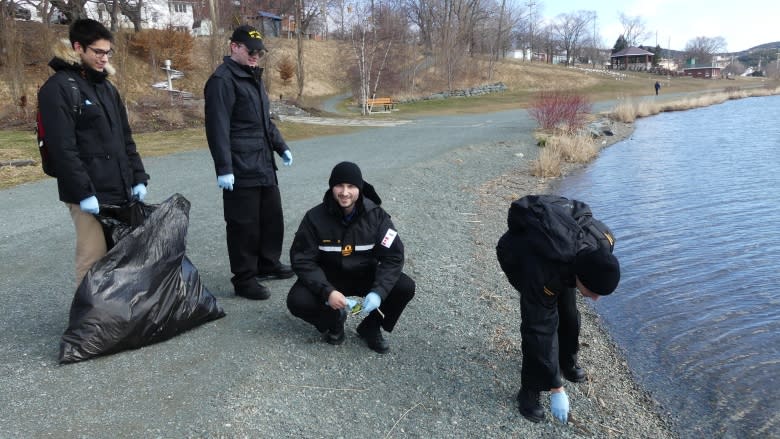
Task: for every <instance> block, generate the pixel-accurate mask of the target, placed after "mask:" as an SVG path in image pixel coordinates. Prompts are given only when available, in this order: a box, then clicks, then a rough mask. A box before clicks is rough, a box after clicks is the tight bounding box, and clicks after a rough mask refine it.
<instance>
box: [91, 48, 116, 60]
mask: <svg viewBox="0 0 780 439" xmlns="http://www.w3.org/2000/svg"><path fill="white" fill-rule="evenodd" d="M87 49H89V50H91V51H92V53H94V54H95V56H97V57H98V58H103V57H104V56H107V57H109V58H111V57H112V56H114V49H109V50H101V49H95V48H94V47H91V46H87Z"/></svg>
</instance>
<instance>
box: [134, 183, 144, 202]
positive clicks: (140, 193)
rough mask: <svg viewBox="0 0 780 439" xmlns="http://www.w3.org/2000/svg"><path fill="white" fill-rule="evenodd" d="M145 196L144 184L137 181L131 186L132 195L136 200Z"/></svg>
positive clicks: (140, 199) (141, 199)
mask: <svg viewBox="0 0 780 439" xmlns="http://www.w3.org/2000/svg"><path fill="white" fill-rule="evenodd" d="M145 196H146V185H145V184H143V183H138V184H137V185H135V186H133V197H135V198H136V199H137V200H138V201H143V200H144V197H145Z"/></svg>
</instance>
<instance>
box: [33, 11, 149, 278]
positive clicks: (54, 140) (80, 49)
mask: <svg viewBox="0 0 780 439" xmlns="http://www.w3.org/2000/svg"><path fill="white" fill-rule="evenodd" d="M69 40H70V41H68V40H62V41H60V42H58V43H57V44H56V45H55V49H54V52H55V55H54V58H52V60H51V61H50V62H49V66H50V67H51V68H52V69H54V71H55V72H56V73H55V74H54V75H52V76H51V77H50V78H49V79H48V80H47V81H46V83H45V84H43V86H42V87H41V90H40V91H39V92H38V109H39V112H40V117H41V123H42V125H43V127H44V133H43V141H44V142H45V144H46V145H47V147H48V151H49V160H48V162H49V163H50V164H51V166H52V168H53V171H54V174H55V175H56V177H57V189H58V190H59V196H60V200H61V201H63V202H64V203H65V204H66V205H67V207H68V209H69V210H70V215H71V218H72V219H73V224H74V225H75V226H76V284H79V283H81V279H82V278H83V277H84V275H85V274H86V273H87V271H88V270H89V268H90V267H92V265H93V264H94V263H95V262H97V261H98V259H100V258H101V257H103V255H105V254H106V251H107V250H106V240H105V236H104V235H103V228H102V226H101V225H100V222H99V221H98V220H97V219H96V218H95V217H94V215H96V214H98V213H99V212H100V205H101V204H114V205H123V204H126V203H129V202H130V201H132V200H133V198H136V199H138V200H143V199H144V196H145V195H146V183H147V181H148V180H149V175H147V174H146V172H145V171H144V165H143V163H142V162H141V157H140V156H139V155H138V151H137V150H136V147H135V141H133V136H132V133H131V131H130V124H129V123H128V121H127V112H126V111H125V106H124V104H123V103H122V99H121V98H120V96H119V92H118V91H117V89H116V88H115V87H114V86H113V85H112V84H111V82H109V81H108V76H109V75H111V74H113V73H114V69H113V67H111V65H110V64H109V61H110V59H111V55H113V53H114V51H113V49H112V48H111V44H112V41H113V36H112V35H111V32H109V31H108V29H106V28H105V26H103V25H102V24H100V23H99V22H97V21H95V20H89V19H82V20H76V21H75V22H73V24H72V25H71V27H70V31H69Z"/></svg>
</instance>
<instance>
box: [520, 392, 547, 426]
mask: <svg viewBox="0 0 780 439" xmlns="http://www.w3.org/2000/svg"><path fill="white" fill-rule="evenodd" d="M539 396H540V395H539V392H535V391H533V390H524V389H520V391H519V392H517V407H518V408H519V409H520V414H521V415H523V417H524V418H525V419H528V420H529V421H531V422H542V421H544V410H543V409H542V403H541V402H540V401H539Z"/></svg>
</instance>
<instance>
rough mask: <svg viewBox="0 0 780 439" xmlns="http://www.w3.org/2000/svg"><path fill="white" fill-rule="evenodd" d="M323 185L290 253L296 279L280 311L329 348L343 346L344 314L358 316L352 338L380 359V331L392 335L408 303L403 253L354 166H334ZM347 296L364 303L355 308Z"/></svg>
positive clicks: (383, 343) (409, 283) (410, 293)
mask: <svg viewBox="0 0 780 439" xmlns="http://www.w3.org/2000/svg"><path fill="white" fill-rule="evenodd" d="M328 183H329V186H330V189H328V191H327V192H325V196H324V197H323V200H322V203H320V204H319V205H317V206H315V207H314V208H313V209H311V210H309V211H308V212H306V215H305V216H304V218H303V220H302V221H301V225H300V226H299V227H298V231H297V232H296V233H295V238H294V240H293V243H292V247H291V248H290V261H291V262H292V267H293V270H294V271H295V274H297V275H298V280H297V281H296V282H295V284H294V285H293V286H292V288H291V289H290V293H289V294H288V295H287V308H288V309H289V310H290V312H291V313H292V314H293V315H294V316H296V317H299V318H301V319H303V320H305V321H306V322H308V323H311V324H312V325H314V327H316V328H317V330H318V331H319V332H320V333H322V334H323V335H324V338H325V341H326V342H328V343H330V344H333V345H339V344H342V343H344V339H345V335H344V322H345V321H346V318H347V315H348V314H354V313H357V312H358V311H360V316H361V317H363V321H362V322H361V323H360V325H358V327H357V333H358V335H359V336H360V338H362V339H363V340H365V342H366V344H367V345H368V347H369V348H371V349H372V350H374V351H376V352H378V353H380V354H384V353H386V352H388V351H389V349H390V347H389V344H388V342H387V340H386V339H385V338H384V337H383V335H382V329H384V330H385V331H388V332H391V331H392V330H393V328H394V327H395V324H396V322H397V321H398V318H399V317H400V316H401V313H402V312H403V310H404V308H406V304H407V303H409V301H410V300H412V297H414V290H415V284H414V281H413V280H412V279H411V278H410V277H409V276H407V275H406V274H404V273H403V272H402V271H401V270H402V269H403V265H404V247H403V244H402V243H401V238H400V237H399V236H398V232H397V231H396V228H395V226H394V225H393V223H392V221H391V220H390V215H388V214H387V212H385V211H384V209H382V208H381V207H379V205H380V204H381V203H382V200H381V199H380V198H379V196H378V195H377V194H376V191H375V190H374V188H373V186H371V185H370V184H368V183H367V182H365V181H364V180H363V174H362V173H361V171H360V168H359V167H358V166H357V165H356V164H355V163H352V162H341V163H339V164H337V165H336V166H335V167H334V168H333V171H332V172H331V175H330V179H329V180H328ZM349 296H353V297H354V296H359V297H363V298H364V299H363V301H362V303H361V304H358V302H357V301H356V300H354V299H350V298H349Z"/></svg>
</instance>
